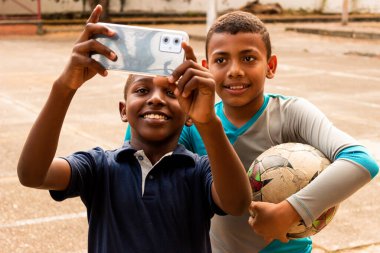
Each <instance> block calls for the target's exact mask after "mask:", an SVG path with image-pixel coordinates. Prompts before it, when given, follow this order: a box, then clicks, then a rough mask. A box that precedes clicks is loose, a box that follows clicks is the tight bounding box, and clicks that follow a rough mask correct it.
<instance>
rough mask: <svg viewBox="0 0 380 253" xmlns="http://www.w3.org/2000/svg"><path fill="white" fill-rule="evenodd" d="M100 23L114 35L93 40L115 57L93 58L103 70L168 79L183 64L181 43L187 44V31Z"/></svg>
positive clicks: (100, 36) (96, 55)
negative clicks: (114, 59)
mask: <svg viewBox="0 0 380 253" xmlns="http://www.w3.org/2000/svg"><path fill="white" fill-rule="evenodd" d="M100 24H102V25H105V26H107V27H109V28H111V29H113V30H114V31H116V33H117V34H116V35H115V36H113V37H107V36H104V35H96V36H95V39H96V40H98V41H99V42H100V43H102V44H104V45H105V46H107V47H108V48H110V49H111V50H113V51H114V52H115V53H116V54H117V56H118V59H117V61H115V62H113V61H111V60H109V59H107V58H106V57H105V56H103V55H99V54H94V55H93V56H92V58H93V59H95V60H97V61H98V62H100V64H102V65H103V66H104V67H105V68H106V69H110V70H122V71H127V72H130V73H137V74H145V75H161V76H168V75H170V74H171V73H172V72H173V70H174V69H175V68H176V67H177V66H179V65H180V64H181V63H182V62H183V61H184V58H185V55H184V50H183V49H182V47H181V42H182V41H185V42H188V41H189V36H188V34H187V33H186V32H183V31H176V30H167V29H154V28H146V27H138V26H128V25H118V24H111V23H100Z"/></svg>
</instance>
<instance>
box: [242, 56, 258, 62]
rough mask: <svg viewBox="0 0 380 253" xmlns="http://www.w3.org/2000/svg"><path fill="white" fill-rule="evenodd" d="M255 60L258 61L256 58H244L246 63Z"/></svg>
mask: <svg viewBox="0 0 380 253" xmlns="http://www.w3.org/2000/svg"><path fill="white" fill-rule="evenodd" d="M255 60H256V58H255V57H253V56H244V57H243V61H245V62H253V61H255Z"/></svg>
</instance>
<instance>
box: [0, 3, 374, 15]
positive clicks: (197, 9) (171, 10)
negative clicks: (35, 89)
mask: <svg viewBox="0 0 380 253" xmlns="http://www.w3.org/2000/svg"><path fill="white" fill-rule="evenodd" d="M37 1H38V0H0V15H23V14H30V12H31V10H35V9H36V5H37ZM40 1H41V12H42V15H50V14H56V13H60V14H62V13H72V14H73V15H75V14H78V15H79V14H83V13H88V12H89V11H90V9H91V8H90V4H91V2H96V1H95V0H40ZM101 1H103V2H107V1H108V2H109V3H108V4H109V13H110V14H111V15H112V14H117V15H123V14H128V15H135V14H139V13H144V14H188V15H191V14H205V13H206V11H207V5H208V3H207V0H100V1H99V0H98V2H101ZM216 2H217V11H218V12H224V11H227V10H229V9H238V8H240V7H242V6H244V5H246V4H247V3H248V2H250V1H246V0H216ZM251 2H252V1H251ZM259 2H260V3H261V4H274V3H278V4H280V5H281V7H282V8H283V9H284V10H285V11H303V12H311V13H312V12H318V13H325V14H332V13H341V12H342V4H343V0H291V1H289V0H277V1H273V0H272V1H271V0H260V1H259ZM28 9H29V10H28ZM349 11H350V12H353V13H380V1H379V0H349Z"/></svg>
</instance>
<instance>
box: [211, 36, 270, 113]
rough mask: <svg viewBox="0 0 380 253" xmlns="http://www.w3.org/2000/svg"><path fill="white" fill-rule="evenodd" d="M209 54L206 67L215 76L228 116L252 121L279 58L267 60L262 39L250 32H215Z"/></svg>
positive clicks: (261, 102) (217, 90)
mask: <svg viewBox="0 0 380 253" xmlns="http://www.w3.org/2000/svg"><path fill="white" fill-rule="evenodd" d="M207 52H208V57H207V58H208V62H207V64H205V65H207V67H208V68H209V70H210V72H211V73H212V74H213V75H214V78H215V81H216V92H217V93H218V95H219V97H220V98H221V99H222V100H223V104H224V110H225V114H226V116H227V117H228V118H230V119H231V118H233V117H235V118H236V117H239V114H240V115H245V116H246V118H247V119H249V118H250V117H252V116H253V115H254V114H255V113H256V112H257V111H258V110H259V109H260V107H261V105H262V104H263V101H264V97H263V93H264V83H265V79H266V78H273V77H274V73H275V70H276V66H277V59H276V56H271V57H270V58H269V59H267V50H266V47H265V43H264V41H263V39H262V36H261V35H260V34H258V33H251V32H238V33H236V34H231V33H228V32H222V33H214V34H213V35H212V36H211V38H210V40H209V44H208V50H207ZM229 115H233V116H232V117H229Z"/></svg>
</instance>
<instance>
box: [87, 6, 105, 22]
mask: <svg viewBox="0 0 380 253" xmlns="http://www.w3.org/2000/svg"><path fill="white" fill-rule="evenodd" d="M102 10H103V7H102V6H101V5H100V4H98V5H97V6H95V8H94V9H93V10H92V12H91V15H90V17H89V18H88V19H87V22H86V23H97V22H99V18H100V14H101V13H102Z"/></svg>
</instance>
